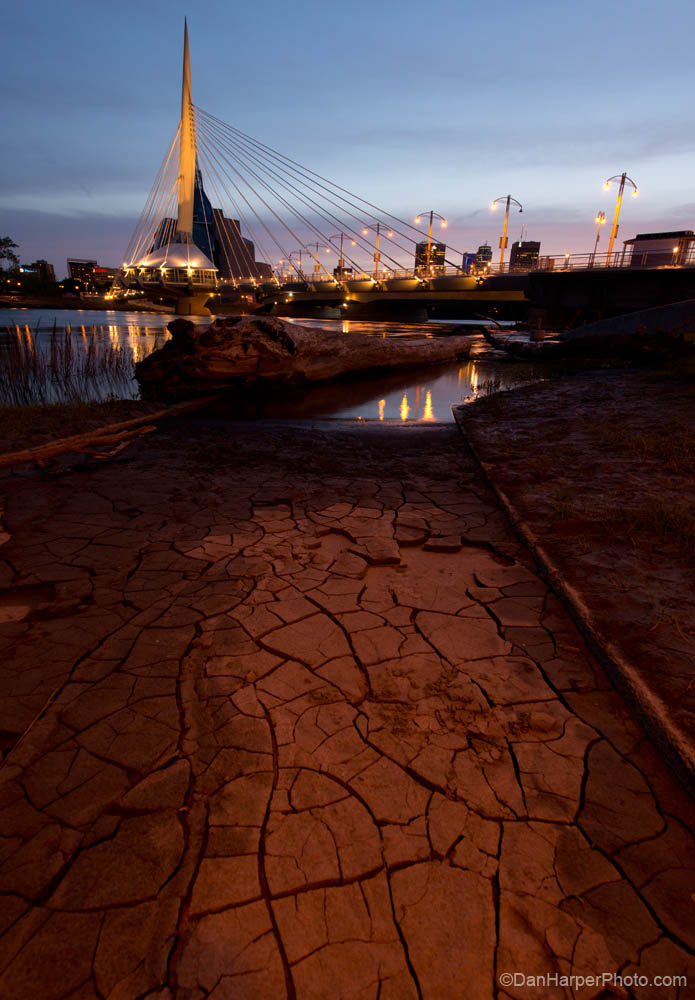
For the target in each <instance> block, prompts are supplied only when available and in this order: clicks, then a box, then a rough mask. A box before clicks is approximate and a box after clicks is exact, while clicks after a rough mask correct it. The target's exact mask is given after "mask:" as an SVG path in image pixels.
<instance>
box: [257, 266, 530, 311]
mask: <svg viewBox="0 0 695 1000" xmlns="http://www.w3.org/2000/svg"><path fill="white" fill-rule="evenodd" d="M493 280H494V285H495V286H497V287H490V284H491V283H492V282H491V281H490V279H487V280H485V281H483V282H478V281H476V279H475V278H467V277H466V278H463V277H461V278H456V279H453V280H451V281H448V280H447V279H434V280H432V281H430V282H427V283H424V282H420V281H418V280H417V279H414V280H408V279H395V280H393V279H392V280H386V281H385V282H383V283H378V282H374V281H369V280H349V281H345V282H343V283H341V284H338V283H337V282H330V281H307V282H289V283H286V284H284V285H281V286H280V287H276V288H273V287H270V286H269V285H268V284H264V285H262V286H261V288H260V289H259V297H260V298H261V299H262V301H265V302H266V303H267V302H269V301H272V302H273V311H274V312H280V311H282V312H283V313H284V314H286V313H287V311H288V310H290V311H291V312H302V311H303V310H304V311H305V310H306V308H307V306H310V307H312V308H317V307H318V308H326V307H328V308H331V307H333V308H338V309H341V310H344V311H347V312H348V313H349V314H353V315H354V314H355V313H357V312H359V313H368V312H372V313H373V312H375V311H376V312H380V313H393V312H397V313H399V314H400V315H402V314H403V313H413V314H415V313H420V314H422V313H436V314H437V315H445V316H449V317H452V318H453V317H459V318H475V317H477V316H480V315H481V314H486V313H490V312H493V311H494V313H495V314H496V315H498V316H502V317H503V318H505V319H507V318H508V319H521V318H523V317H524V316H525V315H526V310H527V306H528V301H527V299H526V296H525V293H524V288H523V285H524V284H525V281H524V280H523V279H522V280H521V281H520V280H519V276H517V275H512V276H510V277H506V276H505V277H503V278H499V277H496V278H495V279H493ZM505 285H506V286H507V287H504V286H505ZM394 286H395V287H394Z"/></svg>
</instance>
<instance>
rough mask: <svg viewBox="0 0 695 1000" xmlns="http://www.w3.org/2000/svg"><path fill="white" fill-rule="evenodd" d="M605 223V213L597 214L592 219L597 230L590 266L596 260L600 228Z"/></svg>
mask: <svg viewBox="0 0 695 1000" xmlns="http://www.w3.org/2000/svg"><path fill="white" fill-rule="evenodd" d="M605 221H606V213H605V212H599V213H598V215H597V216H596V218H595V219H594V222H597V223H598V229H597V230H596V242H595V243H594V252H593V253H592V255H591V263H592V264H593V263H594V260H595V259H596V251H597V250H598V241H599V239H600V237H601V226H602V225H603V223H604V222H605Z"/></svg>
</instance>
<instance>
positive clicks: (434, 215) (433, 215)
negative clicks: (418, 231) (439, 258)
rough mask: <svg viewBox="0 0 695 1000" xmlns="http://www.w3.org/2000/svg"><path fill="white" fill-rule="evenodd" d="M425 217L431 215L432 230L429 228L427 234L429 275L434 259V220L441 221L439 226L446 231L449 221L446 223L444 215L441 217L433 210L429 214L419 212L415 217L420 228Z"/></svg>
mask: <svg viewBox="0 0 695 1000" xmlns="http://www.w3.org/2000/svg"><path fill="white" fill-rule="evenodd" d="M423 215H429V217H430V228H429V232H428V233H427V273H428V274H429V270H430V261H431V259H432V220H433V219H439V224H440V226H441V228H442V229H446V226H447V221H446V219H445V218H444V216H443V215H439V214H438V213H437V212H433V211H432V210H430V211H429V212H419V213H418V214H417V215H416V216H415V225H416V226H419V225H420V223H421V222H422V216H423Z"/></svg>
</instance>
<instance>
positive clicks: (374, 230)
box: [120, 26, 523, 314]
mask: <svg viewBox="0 0 695 1000" xmlns="http://www.w3.org/2000/svg"><path fill="white" fill-rule="evenodd" d="M214 206H216V207H214ZM438 225H442V226H445V225H446V223H445V222H444V220H441V217H437V213H435V212H433V211H428V212H424V213H423V214H422V216H421V217H418V219H417V220H416V224H413V222H408V221H406V220H404V219H400V218H398V217H397V216H395V215H393V214H391V213H389V212H388V211H385V210H383V209H381V208H379V207H378V206H377V205H374V204H372V203H371V202H369V201H367V200H365V199H364V198H361V197H359V196H357V195H355V194H353V193H352V192H350V191H348V190H347V189H346V188H344V187H341V186H340V185H337V184H334V183H333V182H332V181H330V180H328V179H327V178H325V177H323V176H321V175H320V174H317V173H316V172H314V171H312V170H309V169H308V168H306V167H304V166H302V165H301V164H299V163H297V162H296V161H295V160H293V159H291V158H289V157H287V156H284V155H283V154H282V153H280V152H278V151H277V150H275V149H272V148H271V147H270V146H268V145H266V144H264V143H261V142H259V141H257V140H256V139H253V138H252V137H251V136H248V135H246V134H245V133H243V132H241V131H240V130H239V129H236V128H234V127H232V126H230V125H227V124H226V123H224V122H222V121H221V120H220V119H219V118H216V117H215V116H214V115H211V114H209V113H208V112H206V111H203V110H202V109H201V108H198V107H197V106H196V105H195V104H194V103H193V96H192V85H191V71H190V57H189V45H188V29H187V26H185V27H184V56H183V82H182V94H181V118H180V121H179V124H178V127H177V130H176V133H175V135H174V137H173V139H172V141H171V144H170V146H169V149H168V151H167V154H166V156H165V158H164V161H163V163H162V165H161V167H160V169H159V172H158V174H157V176H156V178H155V182H154V185H153V187H152V190H151V192H150V194H149V197H148V199H147V202H146V204H145V207H144V209H143V212H142V215H141V217H140V220H139V222H138V226H137V228H136V231H135V233H134V234H133V237H132V239H131V241H130V244H129V246H128V248H127V251H126V254H125V256H124V260H123V268H122V271H121V276H120V282H121V283H122V284H123V285H125V286H126V287H129V288H141V289H143V290H145V291H148V292H150V293H152V292H156V293H159V294H162V293H163V294H166V295H168V296H170V297H171V298H174V299H176V300H177V308H178V311H179V312H180V313H182V314H201V313H205V312H207V309H206V306H205V304H206V302H207V301H208V300H209V299H210V297H211V296H212V295H228V294H229V293H230V292H232V291H233V290H237V291H238V292H239V293H240V294H243V293H244V292H246V293H251V294H253V296H254V298H266V299H268V300H269V301H270V302H271V304H275V303H276V304H277V305H278V306H281V307H286V306H291V305H293V304H299V303H307V302H308V301H311V302H313V303H314V304H315V303H324V304H326V305H334V306H338V307H342V308H346V307H348V306H349V305H350V304H351V303H363V304H365V303H369V302H371V301H373V300H375V299H379V300H381V301H382V302H383V303H385V304H386V303H388V304H390V305H394V304H396V303H399V302H403V301H404V300H405V301H406V302H409V303H411V304H412V305H414V306H415V307H417V305H418V303H419V304H420V305H421V306H424V305H426V304H427V303H428V302H433V301H439V302H441V301H444V300H445V299H447V298H450V297H454V298H461V297H466V298H470V299H471V300H472V301H475V302H479V303H480V305H486V304H488V305H489V303H490V302H498V301H500V299H501V298H504V297H505V295H506V296H507V297H508V298H509V299H510V301H512V302H514V301H516V302H518V301H521V300H523V293H520V292H519V291H516V292H514V291H512V292H509V291H507V292H500V291H499V290H498V291H494V290H493V291H491V290H490V289H483V288H481V286H480V280H481V279H480V277H478V278H476V277H472V276H470V275H468V274H467V273H466V272H465V271H464V269H463V267H462V266H461V263H462V260H463V254H462V252H461V251H457V250H454V249H453V248H447V247H446V246H445V244H444V243H442V242H439V240H438V239H437V237H438V235H440V234H439V233H438V230H437V227H438Z"/></svg>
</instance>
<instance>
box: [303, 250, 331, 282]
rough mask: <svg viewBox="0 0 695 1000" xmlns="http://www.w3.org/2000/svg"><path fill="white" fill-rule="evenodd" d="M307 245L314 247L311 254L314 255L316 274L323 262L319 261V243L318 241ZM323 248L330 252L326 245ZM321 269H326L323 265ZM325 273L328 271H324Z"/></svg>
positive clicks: (316, 274)
mask: <svg viewBox="0 0 695 1000" xmlns="http://www.w3.org/2000/svg"><path fill="white" fill-rule="evenodd" d="M308 246H310V247H315V248H316V249H315V253H314V255H313V256H314V275H315V276H318V274H319V272H320V270H321V268H322V267H323V264H321V263H320V261H319V247H320V246H321V244H320V243H309V244H308ZM324 250H325V251H326V253H330V252H331V251H330V250H329V248H328V247H324ZM323 269H324V271H326V268H325V267H323ZM326 274H328V271H326Z"/></svg>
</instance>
